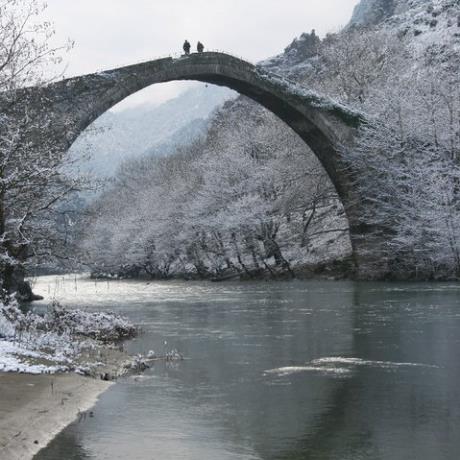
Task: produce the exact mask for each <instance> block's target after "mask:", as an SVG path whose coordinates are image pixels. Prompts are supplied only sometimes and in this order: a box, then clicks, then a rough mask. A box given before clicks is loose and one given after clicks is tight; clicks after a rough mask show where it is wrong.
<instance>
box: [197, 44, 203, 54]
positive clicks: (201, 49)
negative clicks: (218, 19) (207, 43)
mask: <svg viewBox="0 0 460 460" xmlns="http://www.w3.org/2000/svg"><path fill="white" fill-rule="evenodd" d="M196 50H197V51H198V52H199V53H202V52H203V51H204V45H203V43H201V42H198V44H197V45H196Z"/></svg>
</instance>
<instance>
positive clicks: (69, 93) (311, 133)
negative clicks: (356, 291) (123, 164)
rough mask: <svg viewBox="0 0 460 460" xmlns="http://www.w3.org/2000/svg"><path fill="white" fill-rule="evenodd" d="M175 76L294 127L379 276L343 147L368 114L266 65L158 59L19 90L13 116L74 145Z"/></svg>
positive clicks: (360, 262) (362, 255) (206, 57)
mask: <svg viewBox="0 0 460 460" xmlns="http://www.w3.org/2000/svg"><path fill="white" fill-rule="evenodd" d="M177 80H195V81H200V82H205V83H211V84H214V85H219V86H226V87H228V88H230V89H233V90H235V91H237V92H238V93H240V94H243V95H245V96H247V97H249V98H251V99H252V100H254V101H256V102H258V103H259V104H261V105H262V106H264V107H265V108H266V109H268V110H269V111H271V112H273V113H274V114H275V115H276V116H278V117H279V118H280V119H281V120H283V121H284V122H285V123H286V124H287V125H288V126H289V127H291V128H292V129H293V131H295V132H296V133H297V134H298V135H299V136H300V137H301V139H303V141H304V142H305V143H306V144H307V145H308V146H309V147H310V149H311V150H312V151H313V153H314V154H315V155H316V157H317V158H318V159H319V161H320V163H321V164H322V166H323V167H324V169H325V171H326V173H327V174H328V176H329V177H330V179H331V181H332V183H333V185H334V186H335V188H336V190H337V193H338V195H339V197H340V199H341V201H342V203H343V205H344V208H345V212H346V214H347V217H348V221H349V226H350V238H351V243H352V247H353V253H354V254H353V255H354V259H355V262H356V265H357V268H358V272H359V274H360V276H361V277H364V278H378V277H380V276H381V275H380V272H381V271H382V266H381V261H380V260H379V258H378V254H376V251H375V250H374V247H372V248H371V250H369V247H368V246H369V244H371V243H370V242H369V241H368V239H367V235H366V233H367V229H366V228H365V226H363V223H362V219H361V218H360V217H361V216H362V215H363V212H362V211H363V209H362V206H365V203H364V201H363V200H362V199H361V197H359V196H358V194H357V191H356V187H355V185H354V179H353V177H352V176H351V174H352V173H351V172H350V167H349V166H350V165H349V164H347V162H346V159H344V157H343V155H342V154H341V152H342V151H343V147H344V146H347V145H351V144H352V143H353V139H354V136H355V134H356V130H357V128H358V127H359V126H360V124H361V123H362V122H363V121H364V117H363V115H362V114H361V113H358V112H356V111H353V110H351V109H349V108H347V107H346V106H344V105H342V104H339V103H337V102H335V101H333V100H331V99H329V98H327V97H324V96H321V95H319V94H317V93H314V92H312V91H309V90H308V89H305V88H303V87H301V86H299V85H296V84H294V83H292V82H290V81H288V80H286V79H285V78H283V77H281V76H278V75H275V74H273V73H270V72H267V71H266V70H264V68H263V67H261V66H255V65H253V64H250V63H248V62H246V61H244V60H242V59H239V58H236V57H233V56H230V55H228V54H225V53H217V52H206V53H196V54H192V55H189V56H182V57H181V58H177V59H173V58H170V57H169V58H163V59H157V60H153V61H148V62H143V63H140V64H134V65H131V66H127V67H121V68H118V69H113V70H107V71H104V72H98V73H94V74H89V75H83V76H79V77H74V78H70V79H66V80H62V81H58V82H56V83H52V84H49V85H47V86H44V87H39V88H28V89H25V90H21V91H19V92H17V94H16V101H15V105H14V106H15V109H14V110H15V116H20V115H21V110H19V111H18V107H19V108H21V107H23V108H24V111H27V113H28V116H30V115H31V114H33V115H34V116H37V117H38V118H40V119H42V120H46V128H44V129H43V128H42V129H39V130H36V132H35V133H34V134H33V135H32V136H31V137H32V138H33V141H34V143H36V144H37V147H39V146H40V143H41V142H42V143H45V142H44V141H45V138H46V139H53V142H54V145H58V146H59V147H60V148H62V149H68V148H70V146H71V145H72V144H73V142H74V141H75V140H76V139H77V138H78V137H79V135H80V134H81V133H82V132H83V131H84V130H85V129H86V128H87V127H88V126H89V125H90V124H91V123H92V122H94V121H95V120H96V119H97V118H98V117H99V116H101V115H102V114H103V113H104V112H106V111H107V110H109V109H110V108H111V107H113V106H114V105H116V104H118V103H119V102H121V101H122V100H124V99H125V98H127V97H129V96H130V95H132V94H134V93H136V92H138V91H140V90H142V89H144V88H146V87H148V86H151V85H153V84H156V83H166V82H170V81H177ZM18 101H19V102H18ZM21 101H22V103H21ZM22 116H23V113H22ZM371 245H372V244H371ZM371 254H372V255H371ZM377 272H379V273H377Z"/></svg>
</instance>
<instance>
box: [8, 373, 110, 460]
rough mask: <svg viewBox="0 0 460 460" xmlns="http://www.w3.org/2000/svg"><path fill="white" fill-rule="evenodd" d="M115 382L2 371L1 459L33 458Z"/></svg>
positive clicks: (76, 376) (69, 375) (84, 413)
mask: <svg viewBox="0 0 460 460" xmlns="http://www.w3.org/2000/svg"><path fill="white" fill-rule="evenodd" d="M112 384H113V382H109V381H103V380H100V379H94V378H90V377H82V376H80V375H76V374H59V375H45V374H42V375H30V374H16V373H0V459H5V460H7V459H8V460H32V458H33V457H34V455H35V454H37V453H38V452H39V451H40V450H41V449H42V448H43V447H45V446H46V445H47V444H48V443H49V442H50V441H51V440H52V439H53V438H54V437H55V436H56V435H57V434H58V433H59V432H61V431H62V430H63V429H64V428H65V427H66V426H67V425H69V424H70V423H72V422H73V421H74V420H76V419H78V418H79V417H85V416H90V415H91V414H88V412H87V411H89V410H90V409H91V408H92V407H93V406H94V404H95V403H96V401H97V400H98V398H99V396H100V395H101V394H102V393H103V392H104V391H105V390H107V389H108V388H109V387H110V386H111V385H112Z"/></svg>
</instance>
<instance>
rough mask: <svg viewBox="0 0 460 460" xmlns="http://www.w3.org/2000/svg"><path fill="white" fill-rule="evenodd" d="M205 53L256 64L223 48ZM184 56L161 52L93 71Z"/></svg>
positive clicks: (105, 70) (208, 50)
mask: <svg viewBox="0 0 460 460" xmlns="http://www.w3.org/2000/svg"><path fill="white" fill-rule="evenodd" d="M204 52H205V53H221V54H226V55H228V56H231V57H234V58H236V59H240V60H242V61H245V62H249V63H250V64H256V63H255V62H253V61H251V60H249V59H247V58H244V57H242V56H239V55H237V54H233V53H229V52H228V51H223V50H219V49H207V50H205V51H204ZM190 54H199V53H198V52H193V53H190ZM184 56H185V54H184V53H183V52H182V53H181V52H176V53H169V54H163V55H157V56H152V58H149V57H147V56H146V57H145V58H144V59H141V60H136V61H124V62H123V61H122V62H117V63H116V64H115V67H114V66H113V65H112V66H111V67H110V68H100V67H99V68H97V69H96V70H95V72H94V73H102V72H107V71H108V70H113V69H114V68H120V67H129V66H132V65H137V64H142V63H144V62H149V61H156V60H160V59H168V58H172V59H180V58H183V57H184Z"/></svg>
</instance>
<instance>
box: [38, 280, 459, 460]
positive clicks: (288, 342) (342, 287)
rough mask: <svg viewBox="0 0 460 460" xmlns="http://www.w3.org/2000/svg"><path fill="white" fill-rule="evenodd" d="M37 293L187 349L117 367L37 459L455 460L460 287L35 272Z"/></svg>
mask: <svg viewBox="0 0 460 460" xmlns="http://www.w3.org/2000/svg"><path fill="white" fill-rule="evenodd" d="M35 290H36V291H37V292H38V293H41V294H43V295H45V296H47V297H48V299H49V298H53V297H55V298H57V299H58V300H59V301H60V302H61V303H62V304H64V305H66V306H69V307H78V308H86V309H88V310H101V309H110V310H112V311H115V312H118V313H122V314H124V315H126V316H127V317H129V318H130V319H131V320H132V321H134V322H135V323H136V324H138V325H140V326H141V327H142V334H141V335H140V336H139V337H138V338H137V339H136V340H134V341H131V342H129V343H128V344H127V349H128V350H129V351H130V352H133V353H137V352H143V353H146V352H148V351H149V350H155V351H157V352H161V351H163V349H165V348H168V349H170V348H173V347H174V348H177V349H178V350H179V351H180V352H181V353H183V355H184V356H185V360H184V361H182V362H178V363H172V364H171V363H159V364H156V365H155V366H154V367H153V368H151V369H149V370H147V371H146V372H145V373H144V374H143V375H141V376H131V377H126V378H123V379H121V380H120V381H119V382H118V383H117V384H116V385H114V386H113V387H112V388H111V389H109V390H108V391H107V392H106V393H105V394H103V395H102V396H101V398H100V400H99V402H98V404H97V405H96V406H95V408H94V416H93V417H87V418H86V419H85V420H81V421H79V422H75V423H74V424H73V425H71V426H69V427H68V428H67V429H66V430H64V432H62V433H61V434H60V435H59V436H58V437H57V438H56V439H55V440H54V441H53V442H52V443H51V444H50V445H49V446H48V447H47V448H46V449H44V450H43V451H42V452H41V453H40V454H39V455H38V456H37V457H36V458H37V460H44V459H46V460H54V459H59V460H83V459H94V458H95V459H107V460H115V459H117V460H118V459H120V460H121V459H123V460H137V459H139V460H141V459H142V460H144V459H149V460H150V459H159V460H169V459H174V460H176V459H190V460H226V459H241V460H245V459H248V460H249V459H251V460H252V459H280V460H281V459H283V460H284V459H285V460H288V459H290V460H294V459H321V460H325V459H328V460H333V459H334V460H335V459H337V460H347V459H350V460H357V459H372V460H378V459H382V460H383V459H385V460H386V459H391V460H405V459H407V460H409V459H410V460H412V459H417V460H437V459H455V460H457V459H458V458H460V359H459V350H460V348H459V345H460V284H454V283H451V284H447V283H445V284H431V283H423V284H409V283H408V284H388V283H355V282H323V281H305V282H304V281H293V282H276V283H267V282H254V283H220V284H219V283H208V282H176V281H172V282H158V283H157V282H150V283H148V282H133V281H113V282H105V281H104V282H102V281H99V282H95V281H91V280H85V279H83V278H73V277H67V278H62V277H42V278H39V280H38V281H37V284H36V286H35ZM42 305H43V303H42ZM38 308H40V304H39V305H38ZM165 341H166V342H167V344H166V345H165V344H164V342H165Z"/></svg>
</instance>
